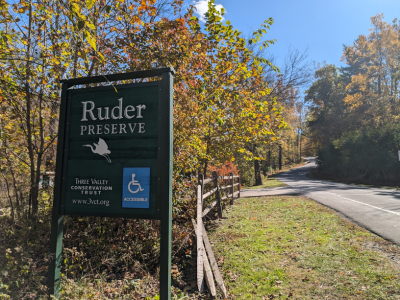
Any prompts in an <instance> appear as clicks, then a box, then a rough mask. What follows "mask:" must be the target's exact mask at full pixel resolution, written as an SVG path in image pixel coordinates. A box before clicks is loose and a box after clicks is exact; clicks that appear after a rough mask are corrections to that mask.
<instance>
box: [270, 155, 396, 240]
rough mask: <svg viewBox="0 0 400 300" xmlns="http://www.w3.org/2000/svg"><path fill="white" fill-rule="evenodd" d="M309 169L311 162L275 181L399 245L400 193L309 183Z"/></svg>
mask: <svg viewBox="0 0 400 300" xmlns="http://www.w3.org/2000/svg"><path fill="white" fill-rule="evenodd" d="M312 168H315V162H314V159H313V158H310V163H309V164H307V165H305V166H302V167H299V168H296V169H292V170H290V171H288V172H284V173H281V174H280V175H279V176H277V177H276V178H277V179H279V180H280V181H282V182H284V183H286V184H288V185H289V186H291V187H292V189H293V188H294V189H296V190H298V191H299V193H300V194H303V195H304V196H306V197H308V198H311V199H314V200H316V201H317V202H320V203H322V204H324V205H326V206H328V207H330V208H333V209H334V210H336V211H338V212H340V213H342V214H343V215H345V216H346V217H348V218H349V219H351V220H352V221H354V222H356V223H357V224H359V225H361V226H363V227H365V228H367V229H368V230H370V231H372V232H374V233H376V234H378V235H380V236H382V237H383V238H385V239H387V240H390V241H392V242H394V243H396V244H397V245H400V191H396V190H391V189H379V188H369V187H361V186H355V185H349V184H343V183H334V182H329V181H324V180H315V179H310V178H308V177H306V173H307V172H309V171H310V170H311V169H312ZM399 176H400V175H399Z"/></svg>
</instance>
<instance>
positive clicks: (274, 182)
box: [243, 175, 286, 190]
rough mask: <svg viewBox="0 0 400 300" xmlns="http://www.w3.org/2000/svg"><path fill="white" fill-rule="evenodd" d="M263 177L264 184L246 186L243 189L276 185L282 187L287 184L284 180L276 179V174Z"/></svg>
mask: <svg viewBox="0 0 400 300" xmlns="http://www.w3.org/2000/svg"><path fill="white" fill-rule="evenodd" d="M261 177H262V185H256V186H244V187H243V189H246V190H248V189H265V188H274V187H281V186H286V184H284V183H283V182H281V181H279V180H277V179H275V176H273V175H272V176H268V177H264V176H263V175H261Z"/></svg>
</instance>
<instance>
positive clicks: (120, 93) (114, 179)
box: [49, 68, 174, 299]
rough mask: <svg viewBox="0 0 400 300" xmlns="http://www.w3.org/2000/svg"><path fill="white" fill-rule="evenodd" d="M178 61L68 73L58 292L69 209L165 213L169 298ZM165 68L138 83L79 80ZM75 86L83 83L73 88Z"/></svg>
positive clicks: (55, 230)
mask: <svg viewBox="0 0 400 300" xmlns="http://www.w3.org/2000/svg"><path fill="white" fill-rule="evenodd" d="M173 73H174V71H173V69H172V68H165V69H159V70H150V71H140V72H132V73H126V74H114V75H107V76H96V77H88V78H78V79H71V80H63V81H62V83H63V89H62V97H61V98H62V99H61V111H60V124H59V138H58V148H57V169H56V178H55V191H54V204H53V223H52V234H51V249H50V250H51V253H52V254H54V255H55V258H56V259H55V260H54V261H53V262H52V264H51V266H50V268H49V270H50V272H49V288H50V294H54V295H56V296H57V295H58V288H59V287H58V285H59V276H60V274H59V267H60V262H61V248H62V233H63V231H62V228H63V217H64V215H79V216H102V217H124V218H144V219H159V220H161V266H160V281H161V284H160V286H161V289H160V296H161V299H170V282H171V278H170V276H171V275H170V265H171V219H172V208H171V205H172V92H173V88H172V76H173ZM155 76H161V78H162V79H161V80H158V81H151V82H145V83H137V84H122V85H113V86H101V87H89V88H88V87H84V88H77V87H76V85H84V84H90V83H99V82H110V81H118V80H126V79H134V78H146V77H155ZM73 86H75V88H72V87H73Z"/></svg>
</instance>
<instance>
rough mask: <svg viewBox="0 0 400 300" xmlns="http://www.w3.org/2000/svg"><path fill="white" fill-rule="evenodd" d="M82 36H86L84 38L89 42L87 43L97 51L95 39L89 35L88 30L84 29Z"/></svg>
mask: <svg viewBox="0 0 400 300" xmlns="http://www.w3.org/2000/svg"><path fill="white" fill-rule="evenodd" d="M84 36H86V40H87V42H88V43H89V45H90V46H91V47H92V48H93V49H94V50H95V51H97V47H96V40H95V39H94V38H93V37H92V36H91V34H90V33H89V31H87V30H85V31H84Z"/></svg>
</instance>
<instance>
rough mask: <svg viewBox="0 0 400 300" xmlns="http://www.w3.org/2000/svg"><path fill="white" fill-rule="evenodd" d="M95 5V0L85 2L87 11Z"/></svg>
mask: <svg viewBox="0 0 400 300" xmlns="http://www.w3.org/2000/svg"><path fill="white" fill-rule="evenodd" d="M95 3H96V0H86V7H87V9H91V8H92V7H93V5H94V4H95Z"/></svg>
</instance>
